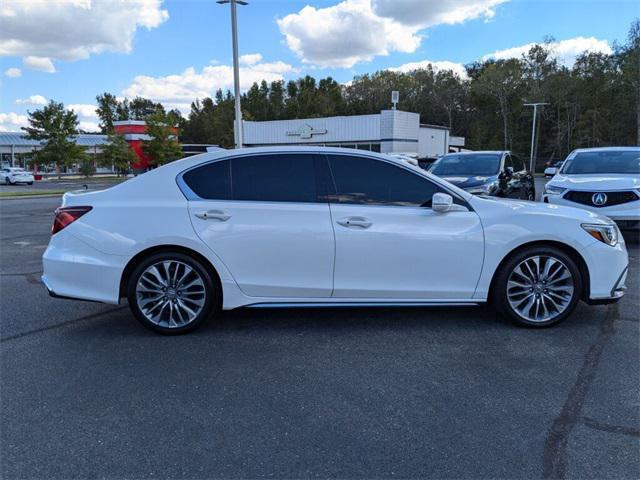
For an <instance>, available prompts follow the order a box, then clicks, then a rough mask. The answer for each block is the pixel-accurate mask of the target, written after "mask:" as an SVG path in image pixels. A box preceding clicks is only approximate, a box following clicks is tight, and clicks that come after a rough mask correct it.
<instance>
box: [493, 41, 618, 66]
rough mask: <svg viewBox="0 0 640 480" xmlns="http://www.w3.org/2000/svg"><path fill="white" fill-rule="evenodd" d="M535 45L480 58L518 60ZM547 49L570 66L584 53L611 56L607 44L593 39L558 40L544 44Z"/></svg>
mask: <svg viewBox="0 0 640 480" xmlns="http://www.w3.org/2000/svg"><path fill="white" fill-rule="evenodd" d="M535 45H536V44H535V43H527V44H526V45H521V46H519V47H513V48H507V49H504V50H498V51H496V52H493V53H490V54H488V55H485V56H484V57H482V60H489V59H492V58H493V59H496V60H504V59H508V58H520V57H521V56H522V55H525V54H527V53H528V52H529V50H531V48H532V47H534V46H535ZM545 46H546V47H547V48H549V49H550V50H551V51H552V52H553V54H554V56H555V57H556V58H557V59H558V61H559V62H560V63H562V64H563V65H567V66H571V65H573V63H574V62H575V60H576V57H577V56H578V55H580V54H582V53H583V52H585V51H589V52H600V53H606V54H611V53H612V52H613V50H612V49H611V47H610V46H609V42H607V41H606V40H598V39H597V38H595V37H575V38H570V39H567V40H560V41H558V42H550V43H548V44H545Z"/></svg>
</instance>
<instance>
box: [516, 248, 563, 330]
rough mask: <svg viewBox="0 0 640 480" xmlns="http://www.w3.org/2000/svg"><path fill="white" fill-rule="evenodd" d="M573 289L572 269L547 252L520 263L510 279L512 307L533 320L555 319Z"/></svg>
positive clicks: (524, 316)
mask: <svg viewBox="0 0 640 480" xmlns="http://www.w3.org/2000/svg"><path fill="white" fill-rule="evenodd" d="M574 291H575V289H574V282H573V275H572V274H571V271H570V270H569V268H568V267H567V266H566V265H565V264H564V263H563V262H562V261H560V260H559V259H558V258H555V257H552V256H548V255H535V256H532V257H529V258H527V259H525V260H524V261H522V262H520V263H519V264H518V265H517V266H516V268H514V269H513V271H512V272H511V274H510V275H509V279H508V280H507V300H508V301H509V304H510V305H511V308H512V309H513V310H514V312H516V313H517V314H518V315H519V316H520V317H522V318H524V319H525V320H527V321H530V322H547V321H549V320H553V319H554V318H555V317H557V316H558V315H560V314H561V313H562V312H564V311H565V310H566V309H567V307H568V306H569V304H570V303H571V300H572V299H573V295H574Z"/></svg>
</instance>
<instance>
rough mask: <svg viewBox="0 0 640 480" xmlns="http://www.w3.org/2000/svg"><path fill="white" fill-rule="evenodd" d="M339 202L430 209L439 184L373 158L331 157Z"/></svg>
mask: <svg viewBox="0 0 640 480" xmlns="http://www.w3.org/2000/svg"><path fill="white" fill-rule="evenodd" d="M328 159H329V166H330V167H331V172H332V174H333V180H334V182H335V197H334V195H331V197H334V198H332V201H334V202H335V203H347V204H363V205H391V206H405V207H420V206H424V207H430V206H431V197H432V196H433V194H434V193H436V192H438V191H440V189H439V188H438V186H437V185H435V184H433V183H431V182H430V181H429V180H427V179H426V178H422V177H420V176H419V175H417V174H414V173H411V172H409V171H407V170H405V169H404V168H401V167H399V166H396V165H393V164H391V163H387V162H384V161H382V160H375V159H372V158H365V157H358V156H350V155H328Z"/></svg>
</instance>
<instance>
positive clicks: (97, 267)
mask: <svg viewBox="0 0 640 480" xmlns="http://www.w3.org/2000/svg"><path fill="white" fill-rule="evenodd" d="M43 262H44V274H43V276H42V281H43V283H44V285H45V286H46V288H47V289H48V290H49V293H50V294H51V295H53V296H58V297H67V298H74V299H82V300H93V301H98V302H107V303H113V304H116V303H118V302H119V301H120V299H121V298H123V297H126V298H127V299H128V302H129V305H130V307H131V310H132V311H133V313H134V315H135V316H136V317H137V319H138V320H140V322H142V323H143V324H144V325H145V326H147V327H149V328H152V329H154V330H156V331H159V332H162V333H181V332H186V331H188V330H192V329H193V328H195V327H197V326H198V325H200V324H202V322H203V321H205V320H206V319H207V318H210V317H215V316H216V315H217V314H218V312H219V310H220V309H224V310H229V309H234V308H238V307H264V306H271V307H275V306H287V307H291V306H301V307H302V306H314V307H318V306H377V305H396V306H402V305H469V304H479V303H483V302H487V301H491V302H492V304H493V305H494V306H495V308H496V309H497V310H498V311H499V312H500V313H502V314H503V315H504V316H506V317H508V318H510V319H512V320H514V321H515V322H517V323H519V324H522V325H528V326H548V325H552V324H555V323H557V322H559V321H561V320H563V319H565V318H566V317H567V316H569V315H570V314H571V312H572V311H573V309H574V308H575V306H576V303H577V302H578V301H579V300H584V301H586V302H589V303H609V302H614V301H617V300H618V299H620V297H621V296H622V295H623V294H624V291H625V277H626V272H627V264H628V257H627V251H626V248H625V244H624V241H623V239H622V236H621V235H620V234H619V231H618V229H617V227H616V225H615V224H613V223H612V222H611V221H610V220H609V219H608V218H606V217H603V216H600V215H598V214H597V213H593V212H588V211H585V210H580V209H574V208H569V207H559V206H556V205H548V204H543V203H532V202H527V201H521V200H512V199H497V198H494V197H475V196H473V195H470V194H469V193H468V192H466V191H464V190H462V189H460V188H457V187H455V186H454V185H452V184H450V183H447V182H446V181H444V180H442V179H440V178H438V177H436V176H433V175H430V174H429V173H427V172H425V171H424V170H422V169H420V168H419V167H416V166H414V165H411V164H409V163H407V162H404V161H398V160H395V159H393V158H392V157H390V156H388V155H381V154H376V153H369V152H366V153H365V152H357V151H354V150H348V149H337V148H322V147H289V148H286V147H282V148H256V149H240V150H233V151H219V152H212V153H206V154H203V155H198V156H195V157H190V158H187V159H183V160H180V161H176V162H173V163H170V164H168V165H166V166H164V167H161V168H158V169H156V170H153V171H151V172H148V173H145V174H143V175H140V176H138V177H136V178H133V179H131V180H129V181H127V182H125V183H122V184H120V185H117V186H115V187H112V188H110V189H108V190H103V191H96V192H83V193H67V194H66V195H65V196H64V198H63V205H62V206H61V207H60V208H58V209H57V210H56V213H55V217H54V222H53V229H52V237H51V241H50V243H49V246H48V248H47V250H46V252H45V253H44V257H43Z"/></svg>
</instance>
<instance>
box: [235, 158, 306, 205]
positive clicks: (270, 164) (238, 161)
mask: <svg viewBox="0 0 640 480" xmlns="http://www.w3.org/2000/svg"><path fill="white" fill-rule="evenodd" d="M231 190H232V192H233V199H234V200H253V201H261V202H315V201H316V200H317V191H316V178H315V172H314V159H313V155H304V154H283V155H254V156H249V157H240V158H235V159H233V160H232V161H231Z"/></svg>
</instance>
